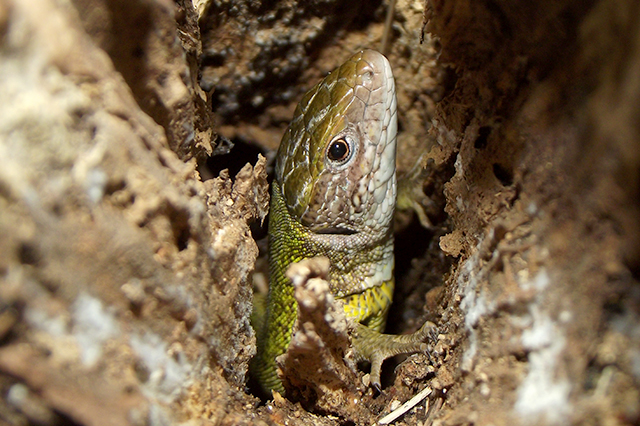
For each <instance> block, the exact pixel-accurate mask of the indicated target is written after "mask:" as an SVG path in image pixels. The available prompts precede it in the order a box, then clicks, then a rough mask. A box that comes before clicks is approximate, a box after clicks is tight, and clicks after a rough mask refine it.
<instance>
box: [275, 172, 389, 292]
mask: <svg viewBox="0 0 640 426" xmlns="http://www.w3.org/2000/svg"><path fill="white" fill-rule="evenodd" d="M272 186H273V189H272V194H271V196H272V200H271V212H270V214H271V216H270V219H269V265H270V275H271V278H270V279H271V282H273V280H278V282H284V281H280V280H286V277H285V276H284V273H285V271H286V269H287V268H288V267H289V265H290V264H291V263H293V262H298V261H300V260H302V259H305V258H309V257H314V256H326V257H328V258H329V260H330V262H331V268H330V271H329V285H330V288H331V291H332V293H333V294H334V295H335V296H336V297H338V298H344V297H346V296H349V295H351V294H355V293H361V292H363V291H366V290H368V289H371V288H373V287H379V286H381V285H383V283H389V282H393V268H394V257H393V234H392V233H391V229H386V230H385V231H384V232H379V233H374V232H373V231H369V232H367V231H363V232H358V233H355V234H317V233H314V232H312V231H310V230H309V229H308V228H306V227H305V226H303V225H302V224H300V223H299V222H297V221H296V220H295V219H293V218H292V217H291V215H290V214H289V212H288V210H287V207H286V205H285V202H284V199H283V197H282V193H281V188H280V185H279V184H278V182H276V181H274V182H273V185H272ZM387 285H388V284H387Z"/></svg>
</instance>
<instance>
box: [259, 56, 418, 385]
mask: <svg viewBox="0 0 640 426" xmlns="http://www.w3.org/2000/svg"><path fill="white" fill-rule="evenodd" d="M396 132H397V116H396V92H395V83H394V78H393V74H392V72H391V66H390V65H389V61H388V60H387V58H385V57H384V56H383V55H382V54H380V53H378V52H376V51H374V50H363V51H361V52H358V53H356V54H355V55H353V56H351V57H350V58H349V59H348V60H347V61H346V62H345V63H344V64H342V65H341V66H340V67H339V68H337V69H336V70H334V71H333V72H331V73H330V74H329V75H327V76H326V77H325V79H324V80H322V81H321V82H320V83H319V84H317V85H316V86H314V87H313V88H312V89H311V90H309V91H308V92H307V93H306V94H305V95H304V97H303V98H302V100H301V101H300V103H299V104H298V106H297V108H296V110H295V114H294V118H293V119H292V121H291V123H290V124H289V127H288V129H287V131H286V132H285V134H284V136H283V138H282V142H281V143H280V147H279V149H278V153H277V157H276V165H275V179H274V182H273V186H272V192H271V205H270V217H269V273H270V278H269V279H270V283H269V294H268V296H267V308H266V314H265V317H264V318H263V319H262V321H260V323H261V325H257V328H258V330H257V335H258V355H257V356H256V358H255V360H254V362H253V365H252V370H253V374H254V375H255V376H256V378H257V379H258V381H259V382H260V385H261V386H262V388H263V389H264V390H265V391H267V392H270V391H271V390H276V391H279V392H280V393H283V392H284V388H283V385H282V382H281V381H280V379H279V378H278V375H277V373H276V362H275V358H276V357H277V356H279V355H281V354H283V353H284V352H285V351H286V349H287V347H288V345H289V343H290V341H291V337H292V334H293V327H294V325H295V322H296V316H297V304H296V301H295V299H294V296H293V286H292V284H291V282H290V281H289V279H288V278H287V277H286V276H285V271H286V270H287V268H288V267H289V265H290V264H291V263H294V262H299V261H300V260H302V259H306V258H311V257H315V256H326V257H328V258H329V260H330V263H331V266H330V270H329V286H330V289H331V291H332V293H333V294H334V296H335V297H336V298H337V299H341V300H342V301H343V302H344V309H345V313H346V315H347V317H349V318H351V319H353V320H354V321H356V322H357V323H359V325H358V326H357V328H356V333H355V336H353V344H354V348H355V350H356V355H357V356H358V358H359V359H363V360H368V361H370V362H371V364H372V367H371V382H372V384H373V385H374V386H376V387H378V388H379V387H380V368H381V365H382V362H383V361H384V359H386V358H388V357H390V356H393V355H396V354H398V353H409V352H416V351H420V350H425V349H426V344H424V343H422V342H423V340H424V339H425V337H426V334H427V330H426V327H423V328H422V329H421V330H419V331H418V332H416V333H414V334H413V335H405V336H395V335H387V334H381V332H382V331H383V329H384V326H385V322H386V317H387V313H388V311H389V307H390V305H391V301H392V297H393V288H394V278H393V269H394V257H393V234H392V229H391V228H392V221H393V214H394V210H395V204H396V187H397V184H396V164H395V162H396Z"/></svg>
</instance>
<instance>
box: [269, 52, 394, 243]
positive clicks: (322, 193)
mask: <svg viewBox="0 0 640 426" xmlns="http://www.w3.org/2000/svg"><path fill="white" fill-rule="evenodd" d="M396 131H397V114H396V95H395V84H394V80H393V75H392V73H391V67H390V65H389V62H388V61H387V59H386V58H385V57H384V56H383V55H382V54H380V53H378V52H376V51H373V50H364V51H361V52H358V53H356V54H355V55H353V56H352V57H351V58H349V59H348V60H347V62H345V63H344V64H343V65H342V66H340V67H339V68H338V69H336V70H334V71H333V72H332V73H331V74H329V75H328V76H327V77H325V79H324V80H322V81H321V82H320V83H319V84H318V85H316V86H315V87H313V88H312V89H311V90H309V92H307V93H306V94H305V96H304V97H303V98H302V100H301V101H300V103H299V104H298V107H297V108H296V112H295V115H294V119H293V121H292V122H291V124H290V125H289V128H288V129H287V131H286V133H285V136H284V137H283V139H282V143H281V144H280V148H279V151H278V157H277V158H278V160H277V162H276V179H277V181H278V182H280V184H281V188H282V194H283V197H284V199H285V203H286V205H287V208H288V209H289V212H290V213H291V215H292V216H293V217H294V218H295V219H296V220H298V221H299V222H300V223H301V224H303V225H304V226H306V227H308V228H309V229H311V230H312V231H314V232H318V233H349V234H350V233H357V232H364V231H372V232H387V230H388V228H389V225H390V223H391V220H392V218H393V210H394V206H395V201H396V175H395V158H396Z"/></svg>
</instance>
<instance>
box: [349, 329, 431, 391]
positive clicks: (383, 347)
mask: <svg viewBox="0 0 640 426" xmlns="http://www.w3.org/2000/svg"><path fill="white" fill-rule="evenodd" d="M435 330H436V327H435V324H433V323H432V322H429V321H427V322H426V323H424V325H423V326H422V327H420V329H419V330H418V331H416V332H414V333H411V334H402V335H395V334H383V333H380V332H377V331H375V330H373V329H371V328H369V327H367V326H366V325H363V324H357V325H356V330H355V334H354V337H353V346H354V348H355V350H356V357H357V358H358V361H363V360H366V361H369V362H370V363H371V384H372V385H373V386H374V387H375V388H376V389H377V390H378V392H379V391H380V390H381V387H380V371H381V369H382V363H383V362H384V360H386V359H387V358H391V357H392V356H395V355H399V354H409V353H414V352H427V351H428V350H429V345H428V344H427V343H426V342H425V340H427V339H431V340H435V338H436V336H435Z"/></svg>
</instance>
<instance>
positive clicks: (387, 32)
mask: <svg viewBox="0 0 640 426" xmlns="http://www.w3.org/2000/svg"><path fill="white" fill-rule="evenodd" d="M395 8H396V0H391V1H390V2H389V6H388V7H387V17H386V18H385V20H384V30H383V31H382V46H381V47H380V51H381V52H382V54H383V55H387V54H388V53H389V52H388V51H387V50H388V48H389V39H390V38H391V26H392V24H393V13H394V11H395Z"/></svg>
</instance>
